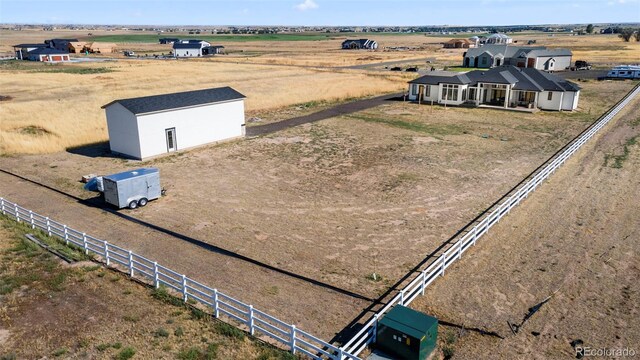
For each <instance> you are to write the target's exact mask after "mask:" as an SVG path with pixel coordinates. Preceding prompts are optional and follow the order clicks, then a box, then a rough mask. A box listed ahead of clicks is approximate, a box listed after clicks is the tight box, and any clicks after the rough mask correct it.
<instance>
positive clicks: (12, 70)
mask: <svg viewBox="0 0 640 360" xmlns="http://www.w3.org/2000/svg"><path fill="white" fill-rule="evenodd" d="M178 67H179V68H180V71H176V69H177V68H178ZM54 71H55V72H54ZM400 79H401V80H400V81H399V80H398V75H394V74H389V75H384V76H379V75H378V76H372V75H367V74H366V73H364V72H363V71H341V72H336V71H329V70H322V69H300V68H290V67H267V66H260V65H252V64H248V65H242V64H221V63H212V62H210V61H206V60H196V61H175V60H171V61H144V60H129V61H117V62H101V63H90V64H64V65H54V66H50V65H45V64H33V63H30V62H19V61H14V62H2V63H0V88H2V94H1V95H4V96H11V97H12V99H11V100H8V101H2V102H0V118H2V122H1V123H0V153H46V152H54V151H61V150H64V149H66V148H69V147H73V146H78V145H84V144H90V143H95V142H100V141H106V140H107V129H106V121H105V115H104V110H102V109H101V108H100V107H101V106H102V105H104V104H106V103H108V102H110V101H112V100H115V99H119V98H127V97H137V96H144V95H152V94H158V93H164V92H177V91H185V90H194V89H202V88H207V87H216V86H232V87H233V88H235V89H236V90H238V91H240V92H241V93H243V94H245V95H246V96H247V100H246V102H245V103H246V109H247V111H248V115H249V116H251V114H253V113H256V114H259V112H260V111H263V110H272V109H277V108H282V107H287V106H290V105H293V104H304V103H308V102H320V101H336V100H340V99H347V98H355V97H363V96H367V95H374V94H380V93H388V92H393V91H398V90H402V89H404V87H405V82H404V80H403V78H401V77H400ZM345 83H348V84H349V86H348V87H347V86H344V84H345Z"/></svg>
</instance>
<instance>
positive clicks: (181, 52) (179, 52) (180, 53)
mask: <svg viewBox="0 0 640 360" xmlns="http://www.w3.org/2000/svg"><path fill="white" fill-rule="evenodd" d="M173 51H174V52H175V55H174V56H175V57H193V56H195V57H198V55H200V52H201V51H202V50H201V49H174V50H173Z"/></svg>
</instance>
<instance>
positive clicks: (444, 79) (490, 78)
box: [409, 65, 580, 91]
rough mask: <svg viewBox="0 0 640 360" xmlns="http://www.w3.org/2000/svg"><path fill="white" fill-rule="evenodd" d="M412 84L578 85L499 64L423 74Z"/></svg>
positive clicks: (555, 87) (575, 88)
mask: <svg viewBox="0 0 640 360" xmlns="http://www.w3.org/2000/svg"><path fill="white" fill-rule="evenodd" d="M409 83H412V84H426V85H438V84H440V83H445V84H463V85H464V84H467V85H471V86H475V85H477V84H478V83H492V84H504V85H513V89H514V90H527V91H543V90H546V91H578V90H580V87H579V86H578V85H577V84H575V83H572V82H571V81H567V80H565V79H563V78H561V77H559V76H556V75H553V74H550V73H547V72H544V71H540V70H538V69H534V68H517V67H515V66H509V65H507V66H500V67H495V68H493V69H490V70H486V71H484V70H474V71H470V72H467V73H464V74H457V75H424V76H421V77H419V78H417V79H415V80H412V81H410V82H409Z"/></svg>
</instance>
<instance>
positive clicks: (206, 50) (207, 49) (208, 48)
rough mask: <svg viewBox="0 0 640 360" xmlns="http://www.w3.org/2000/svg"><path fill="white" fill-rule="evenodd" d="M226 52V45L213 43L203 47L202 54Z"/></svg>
mask: <svg viewBox="0 0 640 360" xmlns="http://www.w3.org/2000/svg"><path fill="white" fill-rule="evenodd" d="M219 54H224V46H222V45H211V46H205V47H203V48H202V55H219Z"/></svg>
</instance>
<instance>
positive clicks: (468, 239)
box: [342, 84, 640, 359]
mask: <svg viewBox="0 0 640 360" xmlns="http://www.w3.org/2000/svg"><path fill="white" fill-rule="evenodd" d="M638 93H640V84H638V85H636V86H635V87H634V88H633V89H632V90H631V91H630V92H629V93H628V94H627V95H626V96H625V97H624V98H623V99H622V100H620V101H619V102H618V103H617V104H616V105H614V106H613V107H611V108H610V109H609V110H608V111H607V112H606V113H604V114H603V115H602V116H601V117H600V118H599V119H598V120H596V121H595V122H594V123H593V124H592V125H591V126H590V127H589V128H587V129H586V130H585V131H583V132H582V133H581V134H580V135H578V136H577V137H576V138H575V139H574V140H573V141H572V142H570V143H569V144H567V145H566V146H565V147H564V149H561V150H560V151H559V152H558V153H557V154H556V155H555V156H553V157H552V158H551V159H549V160H548V161H547V162H546V164H544V166H542V167H540V169H539V170H538V171H537V172H536V173H535V174H533V176H531V177H530V178H529V180H528V181H526V182H524V183H523V184H522V185H520V186H519V187H517V188H516V189H514V190H513V191H512V192H511V194H510V196H508V197H506V198H505V199H504V200H503V201H502V202H500V203H499V204H498V205H496V206H495V207H494V208H493V210H492V211H491V212H489V213H488V214H487V215H485V216H484V218H482V220H481V221H480V222H479V223H477V224H476V225H475V226H473V227H472V228H471V229H469V230H467V231H466V232H465V233H464V234H461V235H459V237H458V239H457V241H456V242H454V243H453V244H452V245H451V246H449V247H448V248H447V250H445V251H444V252H442V253H441V254H440V256H439V257H437V258H435V259H434V260H432V261H431V262H430V263H429V265H427V266H426V268H424V269H423V270H422V271H421V272H420V274H418V275H417V276H416V277H415V278H414V279H413V280H412V281H411V282H410V283H409V284H408V285H406V286H405V287H404V288H403V289H402V290H400V291H399V292H398V293H397V294H396V295H395V296H394V297H393V298H392V299H391V300H390V301H389V302H388V303H387V304H386V305H385V306H384V307H383V308H382V309H381V310H379V311H378V312H377V313H375V314H374V315H373V316H372V317H371V318H370V319H369V320H368V321H366V322H365V324H364V326H363V327H362V328H361V329H360V331H358V332H357V333H356V334H355V335H354V336H353V337H352V338H351V339H350V340H349V341H347V342H346V343H345V344H344V346H343V347H342V349H343V350H344V351H346V352H348V353H350V354H353V355H355V356H357V355H358V354H360V353H361V352H362V350H364V349H365V348H366V347H367V345H369V344H370V343H372V342H373V341H375V336H376V335H375V334H376V329H377V324H378V319H380V318H382V317H383V316H384V315H385V314H386V313H387V311H389V310H390V309H391V308H392V307H393V306H395V305H397V304H401V305H408V304H409V303H411V302H412V301H413V300H414V299H415V298H416V297H417V296H418V295H423V294H424V291H425V288H426V287H427V286H429V285H430V284H431V283H432V282H433V281H434V280H435V279H436V278H437V277H439V276H443V275H444V272H445V270H446V269H447V268H448V267H449V266H451V264H453V263H454V262H455V261H456V260H458V259H460V258H461V256H462V253H464V252H465V251H466V250H468V249H469V248H470V247H471V246H472V245H475V244H476V241H477V240H478V239H479V238H480V237H482V235H484V234H486V233H487V232H488V231H489V229H490V228H491V227H492V226H493V225H495V224H496V223H497V222H498V221H500V219H502V218H503V217H504V216H505V215H507V214H508V213H509V211H510V210H511V209H512V208H514V207H515V206H517V205H518V204H520V202H521V201H522V200H523V199H525V198H526V197H527V196H528V195H529V194H530V193H531V192H533V191H535V189H536V188H537V187H538V186H539V185H540V184H541V183H542V182H543V181H544V180H546V179H547V178H548V177H549V176H550V175H551V174H552V173H553V172H554V171H555V170H556V169H558V168H559V167H560V166H561V165H562V164H564V162H565V161H566V160H567V159H568V158H569V157H571V155H573V154H574V153H575V152H576V151H577V150H578V149H579V148H580V147H581V146H582V145H583V144H584V143H586V142H587V141H588V140H589V139H591V138H592V137H593V135H594V134H595V133H597V132H598V131H599V130H600V129H602V127H604V126H605V125H606V124H607V123H608V122H609V121H610V120H611V119H612V118H613V117H614V116H615V115H616V114H618V112H620V110H622V109H623V108H624V107H625V106H626V105H627V104H628V103H629V101H631V99H633V98H634V97H635V96H637V95H638ZM348 358H349V357H345V359H348Z"/></svg>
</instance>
